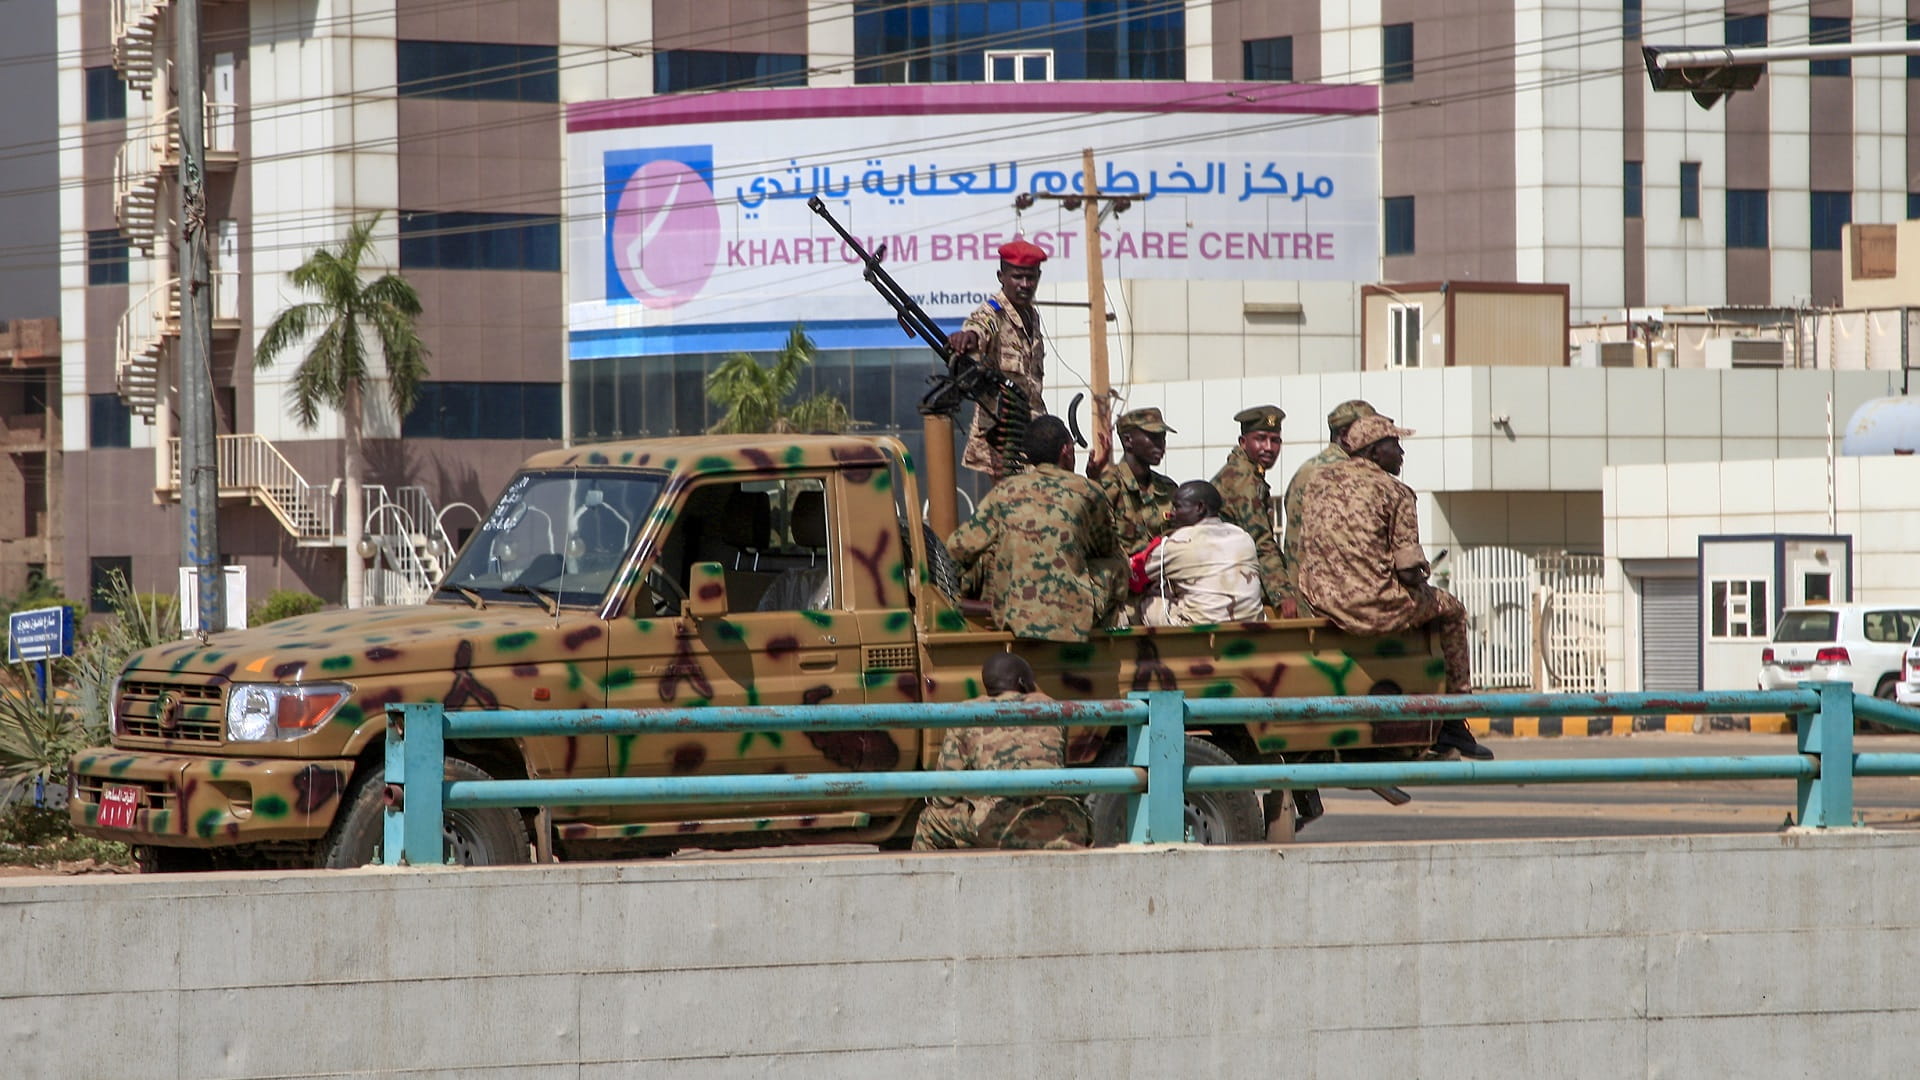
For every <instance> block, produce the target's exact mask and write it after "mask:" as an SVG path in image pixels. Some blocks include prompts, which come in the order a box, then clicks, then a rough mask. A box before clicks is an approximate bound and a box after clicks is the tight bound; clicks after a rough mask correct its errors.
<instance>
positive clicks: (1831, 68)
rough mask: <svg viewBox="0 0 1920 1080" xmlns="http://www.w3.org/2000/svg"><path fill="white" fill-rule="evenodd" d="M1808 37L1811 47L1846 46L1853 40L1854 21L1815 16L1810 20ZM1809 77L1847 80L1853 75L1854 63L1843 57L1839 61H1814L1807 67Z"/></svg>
mask: <svg viewBox="0 0 1920 1080" xmlns="http://www.w3.org/2000/svg"><path fill="white" fill-rule="evenodd" d="M1808 29H1809V30H1811V33H1809V34H1808V35H1807V44H1809V45H1844V44H1846V43H1847V42H1850V41H1852V40H1853V20H1852V19H1835V18H1831V17H1828V16H1825V15H1815V16H1814V17H1813V18H1812V19H1809V20H1808ZM1807 74H1809V75H1837V76H1840V77H1841V78H1845V77H1847V76H1848V75H1851V74H1853V61H1852V60H1849V59H1846V58H1845V57H1842V58H1840V59H1838V60H1814V61H1812V62H1810V63H1809V64H1808V65H1807Z"/></svg>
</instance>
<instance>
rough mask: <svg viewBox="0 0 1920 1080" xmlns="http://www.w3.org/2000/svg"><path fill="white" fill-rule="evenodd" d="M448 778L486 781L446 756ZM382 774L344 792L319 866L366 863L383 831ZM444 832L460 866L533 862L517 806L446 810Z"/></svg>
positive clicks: (474, 770)
mask: <svg viewBox="0 0 1920 1080" xmlns="http://www.w3.org/2000/svg"><path fill="white" fill-rule="evenodd" d="M447 779H449V780H491V779H493V777H491V776H488V775H487V774H486V773H485V772H483V771H482V770H481V769H480V768H478V767H477V766H474V765H471V764H469V763H467V762H465V761H461V760H460V759H458V758H448V759H447ZM386 787H387V775H386V769H385V768H384V767H377V768H374V769H370V770H368V771H367V773H366V775H364V776H362V777H361V778H360V779H359V780H358V781H357V782H356V783H355V784H354V787H353V791H352V793H351V794H349V795H348V796H347V800H346V803H345V804H344V805H343V806H342V807H341V810H340V816H339V817H338V818H336V819H334V822H333V828H331V829H329V830H328V831H327V838H326V839H325V840H323V841H322V842H321V844H320V858H319V860H318V865H319V866H320V867H321V868H322V869H327V870H343V869H348V868H351V867H355V866H365V865H367V864H368V863H370V862H372V861H373V853H374V849H375V848H377V847H379V846H380V843H381V841H382V840H383V839H384V838H385V835H386V806H385V804H384V801H383V797H384V795H385V793H386ZM446 818H447V819H446V824H445V825H444V826H443V829H442V831H443V833H444V835H445V836H446V839H447V854H448V857H449V858H450V859H451V860H452V861H453V862H455V863H457V864H459V865H461V866H506V865H511V864H513V863H525V862H531V861H533V856H532V853H531V851H530V850H529V847H528V845H529V843H530V841H529V840H528V838H527V823H526V821H525V820H523V819H522V818H521V817H520V812H519V811H517V810H504V809H484V810H449V811H447V815H446Z"/></svg>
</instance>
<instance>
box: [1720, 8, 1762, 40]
mask: <svg viewBox="0 0 1920 1080" xmlns="http://www.w3.org/2000/svg"><path fill="white" fill-rule="evenodd" d="M1766 43H1767V17H1766V16H1765V15H1729V16H1727V44H1729V45H1765V44H1766Z"/></svg>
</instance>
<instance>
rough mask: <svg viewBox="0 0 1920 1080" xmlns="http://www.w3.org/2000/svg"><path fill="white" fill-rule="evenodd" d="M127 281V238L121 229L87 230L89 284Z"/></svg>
mask: <svg viewBox="0 0 1920 1080" xmlns="http://www.w3.org/2000/svg"><path fill="white" fill-rule="evenodd" d="M126 283H127V238H126V237H125V236H124V235H122V234H121V232H120V230H119V229H92V230H89V231H88V232H87V284H89V285H125V284H126Z"/></svg>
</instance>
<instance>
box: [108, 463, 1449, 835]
mask: <svg viewBox="0 0 1920 1080" xmlns="http://www.w3.org/2000/svg"><path fill="white" fill-rule="evenodd" d="M921 498H922V496H921V494H920V485H919V483H918V480H917V478H916V477H915V475H914V466H913V463H912V461H911V459H910V458H909V457H908V455H907V453H906V451H905V448H904V447H903V446H902V445H901V444H900V443H899V442H897V441H896V440H893V439H888V438H858V437H851V436H826V435H820V436H764V435H762V436H707V437H699V438H686V439H665V440H650V441H645V442H633V443H611V444H604V445H597V446H594V447H591V448H576V449H569V450H556V451H551V452H548V453H543V454H540V455H538V456H536V457H534V458H532V459H531V460H529V461H528V462H527V463H526V465H525V466H524V467H523V468H522V469H521V471H520V472H519V473H518V474H516V475H515V476H514V478H513V479H512V481H511V482H510V483H509V484H508V485H507V487H506V490H505V492H504V493H503V494H502V495H501V496H500V498H499V500H498V502H497V503H496V504H495V505H494V506H493V507H492V509H491V510H490V511H489V512H488V513H487V514H486V516H485V518H484V520H483V521H482V523H481V525H480V527H479V529H478V530H477V531H476V532H475V533H474V535H473V536H472V537H471V538H470V539H469V540H468V542H467V543H466V545H465V546H464V548H463V549H462V550H461V553H460V555H459V557H458V559H457V560H456V561H455V563H454V565H453V567H452V569H451V570H450V571H449V572H448V573H447V575H446V578H445V580H444V582H443V584H442V585H441V586H440V588H439V590H438V592H437V593H436V594H435V595H434V597H433V598H432V600H431V602H429V603H427V604H424V605H422V606H418V607H405V608H392V607H388V608H369V609H364V610H359V611H330V612H322V613H320V614H317V615H310V616H305V617H302V618H297V619H288V620H285V621H282V622H278V623H274V624H272V625H270V626H266V627H263V628H260V629H257V630H247V631H231V632H226V633H221V634H216V635H213V636H212V637H211V638H209V639H188V640H183V641H180V642H176V643H173V644H169V645H164V646H160V647H156V648H153V649H150V650H147V651H146V652H143V653H140V654H137V655H135V656H134V657H133V658H132V659H131V660H130V661H129V662H128V664H127V667H126V670H125V671H124V672H123V673H122V675H121V678H120V682H119V685H118V687H117V688H116V690H115V691H114V701H113V745H112V746H110V747H100V748H97V749H90V750H86V751H83V752H82V753H80V754H79V755H77V756H76V758H75V759H74V763H73V770H72V777H73V779H72V791H71V796H72V801H71V804H70V806H71V813H72V819H73V822H74V824H75V825H76V826H77V827H79V828H80V830H81V831H83V832H85V833H87V834H89V835H92V836H98V837H103V838H110V839H116V840H122V841H126V842H128V843H131V844H134V845H136V846H137V847H138V848H139V849H140V851H141V854H142V858H143V861H144V863H145V865H147V866H148V867H150V868H156V869H180V868H197V867H206V866H219V867H230V866H233V867H237V866H329V867H339V866H356V865H361V864H364V863H366V862H368V861H369V860H370V859H371V858H372V857H373V855H374V849H375V845H376V843H377V842H378V839H379V837H380V835H381V829H382V807H381V797H382V793H383V789H384V783H383V779H382V765H383V745H384V740H383V737H382V734H383V732H384V730H385V726H386V716H385V712H384V709H385V706H387V705H388V704H390V703H394V702H407V701H436V700H437V701H440V702H443V703H444V704H445V705H447V706H448V707H449V708H453V709H494V708H536V709H588V708H650V707H651V708H658V707H662V706H674V707H694V706H705V705H735V704H768V705H772V704H795V703H805V704H817V703H821V702H833V703H836V704H842V703H854V702H871V701H889V702H891V701H902V700H905V701H960V700H965V699H967V698H972V697H976V696H979V695H980V693H981V688H980V684H979V681H978V675H979V671H980V665H981V663H982V662H983V661H984V660H985V659H986V657H987V656H988V655H990V654H992V653H994V652H996V651H1001V650H1006V649H1012V650H1015V651H1017V652H1019V653H1021V654H1022V655H1024V656H1026V657H1027V658H1028V659H1029V660H1030V661H1031V662H1032V664H1033V667H1034V669H1035V671H1036V672H1037V673H1038V674H1039V677H1040V683H1041V686H1042V688H1043V689H1044V690H1046V691H1047V692H1048V693H1050V694H1053V695H1054V696H1056V697H1060V698H1114V697H1121V696H1124V695H1125V694H1126V693H1127V692H1128V691H1129V690H1136V689H1174V688H1178V689H1182V690H1185V691H1187V692H1188V693H1189V694H1191V695H1194V696H1213V697H1233V696H1261V697H1274V696H1292V695H1312V694H1377V693H1400V692H1408V693H1413V692H1431V691H1434V690H1437V689H1439V688H1440V686H1441V684H1442V680H1443V675H1442V667H1441V664H1440V661H1439V659H1438V657H1437V656H1436V655H1435V654H1434V652H1433V648H1432V645H1431V643H1430V642H1429V641H1428V640H1427V639H1426V637H1425V636H1424V635H1419V634H1415V635H1408V636H1404V637H1383V638H1358V637H1354V636H1351V635H1347V634H1344V633H1342V632H1340V631H1338V630H1336V629H1334V628H1332V627H1330V626H1329V625H1328V624H1326V623H1325V622H1323V621H1321V620H1318V619H1292V620H1285V621H1276V622H1267V623H1235V624H1225V625H1218V626H1200V627H1177V628H1176V627H1154V628H1133V629H1127V630H1117V631H1110V632H1102V633H1098V634H1096V636H1095V638H1094V640H1092V641H1090V642H1087V643H1084V644H1057V643H1048V642H1033V641H1016V640H1014V639H1013V638H1012V637H1011V636H1010V635H1009V634H1006V633H1004V632H1001V631H997V630H994V629H991V628H990V627H989V626H988V625H987V624H986V623H985V621H984V620H983V619H982V618H981V617H979V616H976V615H973V614H971V613H970V612H971V610H972V608H971V607H970V606H969V605H966V604H963V603H962V602H961V598H960V597H959V596H958V595H956V591H957V586H956V585H955V582H954V574H953V568H952V564H951V561H950V560H949V559H948V558H947V556H946V553H945V551H944V549H942V548H941V546H940V544H939V541H938V540H937V539H936V538H934V536H933V535H932V531H931V530H930V529H929V528H927V527H926V526H925V525H923V523H922V503H921ZM1433 736H1434V725H1432V724H1429V723H1425V722H1414V723H1376V724H1371V725H1368V724H1354V725H1343V724H1324V725H1314V726H1306V727H1301V726H1284V727H1283V726H1281V725H1269V724H1262V723H1252V724H1246V725H1232V726H1215V727H1213V728H1211V729H1208V730H1199V729H1196V730H1195V731H1194V732H1193V733H1192V737H1191V738H1190V739H1189V750H1188V752H1189V754H1190V756H1191V757H1192V758H1193V759H1194V760H1196V761H1197V762H1200V763H1207V764H1227V763H1231V762H1255V761H1268V762H1271V761H1279V760H1283V759H1285V760H1299V759H1300V758H1301V757H1302V756H1313V755H1317V756H1321V757H1325V756H1328V755H1331V754H1335V753H1337V754H1341V755H1343V756H1349V757H1351V756H1355V755H1367V754H1373V755H1380V754H1386V755H1394V756H1405V755H1411V754H1414V753H1417V752H1418V751H1419V750H1420V749H1421V748H1424V747H1425V746H1427V745H1428V744H1430V743H1431V742H1432V740H1433ZM1122 742H1123V734H1122V733H1121V732H1119V731H1111V732H1110V731H1100V730H1086V731H1078V732H1075V733H1074V737H1073V739H1072V747H1073V749H1072V755H1073V758H1074V760H1075V761H1076V762H1081V763H1087V762H1095V761H1101V760H1113V759H1114V755H1116V754H1117V753H1118V752H1119V748H1120V746H1121V745H1122ZM939 744H940V733H939V732H937V731H928V732H921V731H870V732H861V733H851V734H849V733H831V734H810V733H799V732H777V731H769V732H764V733H753V734H748V735H704V736H703V735H671V736H665V735H650V736H644V737H632V736H627V737H619V736H616V737H611V738H601V737H562V736H555V737H552V738H535V739H525V740H521V741H518V742H510V741H488V742H473V743H470V744H459V743H457V744H453V745H451V746H450V747H449V754H450V760H449V762H448V766H447V775H448V776H449V777H450V778H463V779H485V778H518V777H583V776H668V775H672V776H689V775H699V774H715V773H782V772H785V773H821V772H833V771H849V770H860V771H871V770H909V769H925V768H931V767H932V765H933V762H934V760H935V758H936V756H937V753H938V750H939ZM1193 800H1194V805H1193V806H1192V807H1190V819H1191V820H1192V821H1193V822H1194V826H1195V829H1196V831H1197V832H1198V833H1199V835H1200V836H1201V838H1203V839H1206V840H1210V841H1216V842H1233V841H1250V840H1258V839H1260V838H1261V837H1262V836H1263V835H1264V833H1263V824H1264V823H1263V816H1262V813H1261V809H1260V806H1259V802H1258V800H1257V798H1256V797H1255V796H1254V795H1252V794H1251V793H1246V792H1234V793H1218V794H1207V793H1196V794H1195V795H1194V796H1193ZM917 805H918V804H917V801H912V800H899V799H894V800H885V799H881V800H873V799H867V800H859V801H852V800H839V801H818V802H806V803H791V804H785V805H765V804H759V805H753V806H716V805H711V804H707V805H685V806H665V805H647V806H600V807H555V808H553V810H552V813H551V832H550V833H549V834H548V835H547V836H545V837H541V838H540V839H541V840H543V841H545V842H547V843H551V844H552V845H553V849H554V850H555V851H556V852H557V853H558V854H560V855H561V856H562V857H579V858H591V857H606V856H619V855H630V854H646V853H662V852H670V851H672V850H674V849H675V848H679V847H689V846H700V847H717V846H747V845H765V844H772V843H795V842H806V841H810V840H818V841H823V842H826V841H833V842H848V841H851V842H867V843H881V844H888V843H904V842H905V841H906V840H907V839H908V838H909V837H910V836H911V834H912V826H913V818H914V815H915V812H916V810H917ZM1094 810H1095V816H1096V822H1097V824H1098V826H1099V828H1100V829H1101V830H1102V832H1103V833H1104V834H1105V835H1107V836H1108V837H1112V836H1114V835H1117V833H1118V830H1119V820H1120V815H1121V807H1120V805H1119V801H1118V800H1117V799H1113V798H1110V797H1108V798H1105V799H1104V801H1103V800H1102V799H1096V800H1095V806H1094ZM545 820H546V819H545V818H544V817H542V816H540V815H536V814H534V813H533V812H531V811H528V812H524V813H523V812H519V811H512V810H462V811H454V812H453V813H451V814H449V817H448V826H447V831H448V836H449V840H450V845H451V850H452V851H453V852H454V853H455V854H456V855H457V857H458V858H460V859H461V860H463V861H466V862H471V863H499V862H518V861H525V860H526V859H528V858H529V851H530V849H532V848H533V846H534V845H533V840H534V839H535V837H534V832H533V830H534V829H535V827H536V823H543V822H544V821H545Z"/></svg>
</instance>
